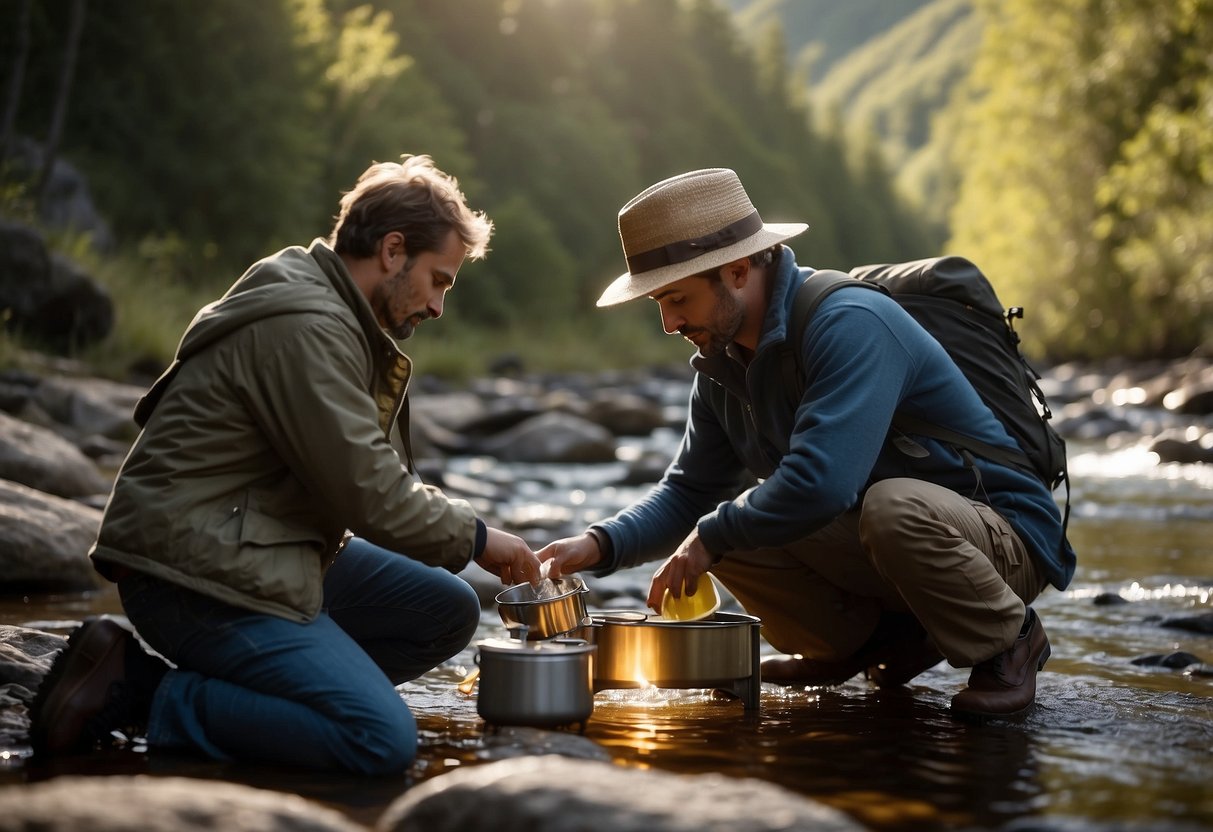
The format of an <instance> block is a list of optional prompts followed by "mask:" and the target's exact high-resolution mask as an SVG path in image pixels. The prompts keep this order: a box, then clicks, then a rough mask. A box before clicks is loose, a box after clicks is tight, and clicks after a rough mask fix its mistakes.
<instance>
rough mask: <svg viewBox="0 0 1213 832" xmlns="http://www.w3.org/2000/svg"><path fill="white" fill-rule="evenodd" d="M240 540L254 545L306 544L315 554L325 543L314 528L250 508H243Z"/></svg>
mask: <svg viewBox="0 0 1213 832" xmlns="http://www.w3.org/2000/svg"><path fill="white" fill-rule="evenodd" d="M240 542H241V543H242V544H252V545H254V546H306V547H310V548H314V549H315V550H316V552H317V554H320V553H322V552H323V551H324V549H325V545H326V543H325V539H324V535H323V534H321V533H320V531H318V530H316V529H311V528H307V527H305V526H300V525H296V524H293V523H287V522H284V521H282V520H279V519H278V518H277V517H272V516H270V515H268V514H262V513H261V512H259V511H256V510H255V509H251V508H246V509H245V510H244V520H243V522H242V523H241V526H240Z"/></svg>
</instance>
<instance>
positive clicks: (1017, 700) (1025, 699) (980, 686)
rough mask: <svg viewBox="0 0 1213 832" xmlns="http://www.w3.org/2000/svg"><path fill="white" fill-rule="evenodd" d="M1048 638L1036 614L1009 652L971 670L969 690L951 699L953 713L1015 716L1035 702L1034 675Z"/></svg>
mask: <svg viewBox="0 0 1213 832" xmlns="http://www.w3.org/2000/svg"><path fill="white" fill-rule="evenodd" d="M1049 653H1050V648H1049V638H1048V636H1046V635H1045V628H1044V625H1043V624H1041V623H1040V618H1039V616H1037V615H1036V610H1034V609H1032V608H1031V607H1028V620H1027V622H1026V623H1025V624H1024V627H1023V630H1022V631H1021V632H1020V634H1019V638H1017V639H1015V643H1014V644H1012V645H1011V647H1010V649H1008V650H1004V651H1003V652H1001V653H999V654H998V655H997V656H995V657H994V658H992V659H987V660H986V661H984V662H982V663H981V664H978V665H975V666H974V667H973V671H972V673H970V674H969V686H968V687H967V688H965V689H964V690H962V691H961V692H960V693H958V694H956V695H955V696H953V697H952V710H953V711H955V712H956V713H958V714H962V715H966V716H975V717H992V716H1014V715H1016V714H1019V713H1021V712H1023V711H1025V710H1027V708H1028V707H1029V706H1030V705H1031V704H1032V703H1033V702H1035V701H1036V673H1037V671H1039V670H1040V669H1041V668H1043V667H1044V666H1045V661H1046V660H1047V659H1048V658H1049Z"/></svg>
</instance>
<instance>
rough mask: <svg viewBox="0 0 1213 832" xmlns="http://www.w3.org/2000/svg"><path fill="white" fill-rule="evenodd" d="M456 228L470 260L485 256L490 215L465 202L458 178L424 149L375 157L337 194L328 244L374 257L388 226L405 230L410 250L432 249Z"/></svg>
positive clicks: (411, 252)
mask: <svg viewBox="0 0 1213 832" xmlns="http://www.w3.org/2000/svg"><path fill="white" fill-rule="evenodd" d="M451 229H454V230H455V232H456V233H457V234H458V235H459V238H460V239H461V240H463V245H464V246H465V247H466V248H467V256H468V257H470V258H471V259H473V260H478V259H480V258H482V257H484V255H485V253H486V252H487V251H488V243H489V237H490V236H491V235H492V233H493V223H492V221H491V220H490V219H489V218H488V217H486V216H485V215H484V213H483V212H481V211H473V210H471V209H470V208H468V206H467V201H466V198H465V197H464V195H463V192H462V191H460V190H459V183H458V182H457V181H456V180H455V178H454V177H453V176H450V175H448V174H446V173H443V172H442V171H440V170H439V169H438V168H436V167H434V161H433V160H432V159H431V158H430V157H429V156H425V155H420V156H413V155H410V154H405V155H404V156H401V157H400V163H399V164H397V163H396V162H377V163H375V164H373V165H371V166H370V167H369V168H367V169H366V170H365V171H364V172H363V174H362V175H361V176H360V177H358V182H357V183H356V184H355V185H354V188H353V189H352V190H350V191H348V192H347V193H345V194H344V195H343V196H342V197H341V210H340V212H338V214H337V221H336V224H335V225H334V226H333V233H332V234H331V235H329V245H331V246H332V247H333V250H334V251H336V252H337V253H338V254H345V255H349V256H351V257H372V256H374V254H375V249H376V247H377V246H378V244H379V241H380V240H382V239H383V238H384V236H385V235H387V234H388V233H389V232H392V231H399V232H400V233H402V234H404V245H405V249H406V250H407V251H408V253H409V255H410V256H415V255H417V254H420V253H421V252H423V251H435V250H437V248H438V247H439V246H440V245H441V244H442V242H443V239H444V238H445V237H446V235H447V233H448V232H449V231H450V230H451Z"/></svg>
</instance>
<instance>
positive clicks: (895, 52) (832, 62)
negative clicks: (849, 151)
mask: <svg viewBox="0 0 1213 832" xmlns="http://www.w3.org/2000/svg"><path fill="white" fill-rule="evenodd" d="M730 5H731V7H732V8H733V9H734V11H735V14H736V15H737V20H738V24H739V26H740V27H741V28H742V31H744V32H746V33H747V34H749V35H752V36H757V35H758V34H760V33H761V32H763V31H765V30H766V28H767V27H768V26H769V25H770V24H771V23H775V22H777V23H779V24H780V25H782V26H783V27H784V33H785V37H786V39H787V41H788V52H789V54H790V55H792V56H794V58H793V71H794V72H797V73H798V74H800V75H801V77H802V78H804V80H805V82H806V84H807V86H808V90H809V101H810V102H811V103H812V104H813V107H814V111H815V112H816V113H818V114H819V115H828V114H834V115H836V116H837V117H838V118H839V120H840V122H841V124H842V126H843V128H844V130H845V131H847V132H848V133H854V132H862V133H865V134H870V135H873V136H875V137H876V138H877V139H878V141H879V142H880V145H881V148H882V150H883V151H884V157H885V159H886V160H887V163H888V165H889V166H890V167H891V168H892V169H893V170H894V171H895V174H896V179H897V184H898V187H899V189H900V190H901V191H903V192H904V193H905V194H906V195H907V196H909V197H910V198H911V199H913V200H915V201H917V202H919V203H921V204H922V205H923V206H924V208H926V210H927V212H928V214H929V215H930V219H932V220H934V221H938V222H942V221H943V220H944V216H943V208H942V207H941V206H940V207H939V213H935V206H936V205H937V204H938V203H939V202H940V201H941V200H939V199H938V198H937V197H939V195H940V190H941V188H942V183H943V182H945V181H946V180H947V178H948V177H947V175H946V171H945V170H943V168H942V167H941V166H942V165H943V159H944V153H943V148H942V147H941V143H940V142H939V141H937V140H936V139H933V137H932V134H931V126H932V121H933V119H934V117H935V115H936V114H937V113H939V112H940V111H941V110H942V109H943V108H944V106H945V105H946V104H947V102H948V100H949V98H950V97H951V95H952V93H953V91H954V90H955V89H956V87H957V85H958V84H959V83H961V82H962V81H963V80H964V79H965V78H966V77H967V76H968V73H969V70H970V68H971V67H972V64H973V60H974V58H975V56H976V53H977V48H978V45H979V43H980V40H981V23H980V19H979V17H978V15H977V14H976V13H975V11H974V10H973V6H972V0H848V2H837V0H731V2H730Z"/></svg>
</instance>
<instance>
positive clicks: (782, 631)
mask: <svg viewBox="0 0 1213 832" xmlns="http://www.w3.org/2000/svg"><path fill="white" fill-rule="evenodd" d="M711 571H712V574H714V575H715V576H716V577H717V578H719V579H720V581H721V583H723V584H724V585H725V587H727V588H728V590H729V591H730V592H731V593H733V595H734V596H735V597H736V598H737V600H738V601H740V602H741V605H742V606H743V607H744V608H745V610H746V611H747V612H748V613H750V614H752V615H756V616H758V617H759V618H761V619H762V622H763V635H764V636H765V637H766V639H767V641H768V642H770V644H771V645H772V646H773V647H775V648H776V649H777V650H780V651H781V652H784V653H800V654H801V655H804V656H807V657H809V658H816V659H822V660H827V661H833V660H839V659H844V658H846V657H848V656H850V655H852V654H853V653H855V651H856V650H858V649H859V648H860V647H861V646H862V645H863V644H864V642H865V641H867V639H868V637H869V636H870V635H871V634H872V632H873V630H875V628H876V624H877V621H878V620H879V618H880V615H881V613H882V612H885V611H891V612H911V613H913V614H914V616H916V617H917V618H918V620H919V621H920V622H922V625H923V627H925V628H926V630H927V633H928V634H929V635H930V637H931V639H932V641H934V643H935V646H936V647H938V648H939V651H940V652H941V653H942V654H943V655H944V658H946V659H947V660H948V662H949V663H950V664H951V665H953V666H954V667H971V666H972V665H974V664H977V663H978V662H982V661H985V660H986V659H989V658H992V657H993V656H996V655H998V654H999V653H1001V652H1002V651H1003V650H1006V649H1007V648H1008V647H1010V646H1011V644H1013V643H1014V641H1015V639H1016V637H1017V636H1018V635H1019V629H1020V627H1021V626H1022V624H1023V620H1024V613H1025V609H1024V605H1025V604H1028V603H1031V602H1032V600H1033V599H1035V598H1036V596H1037V595H1039V594H1040V592H1041V590H1043V589H1044V586H1045V580H1044V579H1043V578H1042V577H1041V575H1040V573H1039V572H1038V571H1037V569H1036V565H1035V564H1034V563H1033V561H1032V558H1031V557H1030V556H1029V555H1028V553H1027V551H1026V549H1025V548H1024V545H1023V542H1022V541H1021V540H1020V539H1019V536H1018V535H1017V534H1016V533H1015V531H1014V530H1013V529H1012V528H1011V526H1010V524H1009V523H1007V521H1006V520H1004V519H1003V518H1002V517H1001V516H1000V515H999V514H998V512H996V511H994V509H992V508H990V507H989V506H987V505H984V504H982V503H978V502H974V501H972V500H969V499H967V498H965V497H963V496H961V495H959V494H957V493H956V492H954V491H951V490H950V489H947V488H943V487H942V486H938V485H934V484H932V483H929V482H924V481H922V480H915V479H891V480H883V481H881V482H878V483H876V484H875V485H873V486H872V487H871V488H870V489H869V490H868V492H867V494H866V496H865V497H864V500H863V504H862V506H861V508H860V509H859V510H857V511H851V512H848V513H846V514H844V515H842V516H840V517H838V518H837V519H836V520H835V521H834V522H832V523H831V524H830V525H828V526H826V527H825V528H823V529H821V530H820V531H818V532H816V533H815V534H813V535H810V536H809V537H806V538H804V539H803V540H801V541H798V542H796V543H795V544H793V545H790V546H786V547H782V548H774V549H758V550H754V551H748V552H730V553H729V554H728V556H727V557H725V558H724V560H722V561H721V562H720V563H718V564H717V565H716V566H714V567H712V570H711Z"/></svg>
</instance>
